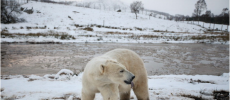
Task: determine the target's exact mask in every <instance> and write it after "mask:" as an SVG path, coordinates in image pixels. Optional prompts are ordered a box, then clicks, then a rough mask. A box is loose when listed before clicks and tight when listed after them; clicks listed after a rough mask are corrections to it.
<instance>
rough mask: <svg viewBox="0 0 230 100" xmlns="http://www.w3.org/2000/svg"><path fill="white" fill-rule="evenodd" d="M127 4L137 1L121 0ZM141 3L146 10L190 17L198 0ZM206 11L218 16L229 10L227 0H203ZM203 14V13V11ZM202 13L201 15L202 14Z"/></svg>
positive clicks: (162, 0) (157, 0)
mask: <svg viewBox="0 0 230 100" xmlns="http://www.w3.org/2000/svg"><path fill="white" fill-rule="evenodd" d="M121 1H123V2H124V3H125V4H129V5H130V3H131V2H133V1H137V0H121ZM139 1H142V3H143V4H144V7H145V8H146V9H151V10H157V11H162V12H166V13H169V14H171V15H175V14H182V15H189V16H191V15H192V13H193V11H194V9H195V3H196V2H197V1H198V0H139ZM205 1H206V4H207V10H211V12H212V13H214V14H215V15H219V14H220V13H221V11H222V9H223V8H226V7H227V8H229V0H205ZM204 12H205V11H204ZM204 12H203V13H204Z"/></svg>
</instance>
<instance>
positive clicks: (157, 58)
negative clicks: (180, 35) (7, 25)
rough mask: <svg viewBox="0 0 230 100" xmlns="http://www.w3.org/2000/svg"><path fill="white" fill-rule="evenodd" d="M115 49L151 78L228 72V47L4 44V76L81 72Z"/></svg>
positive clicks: (2, 66) (207, 45)
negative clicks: (134, 58) (135, 57)
mask: <svg viewBox="0 0 230 100" xmlns="http://www.w3.org/2000/svg"><path fill="white" fill-rule="evenodd" d="M116 48H126V49H131V50H133V51H135V52H136V53H137V54H139V55H140V57H141V58H142V59H143V61H144V64H145V67H146V70H147V73H148V75H169V74H188V75H195V74H205V75H207V74H208V75H220V74H222V73H228V72H229V46H228V45H221V44H119V43H86V44H85V43H66V44H1V52H2V56H1V57H2V60H1V74H2V75H15V74H20V75H27V74H37V75H44V74H55V73H57V72H58V71H59V70H61V69H63V68H67V69H71V70H73V71H76V72H79V71H82V70H83V69H84V67H85V65H86V63H87V62H88V61H89V60H90V59H92V58H93V57H96V56H100V55H102V54H103V53H105V52H107V51H110V50H112V49H116Z"/></svg>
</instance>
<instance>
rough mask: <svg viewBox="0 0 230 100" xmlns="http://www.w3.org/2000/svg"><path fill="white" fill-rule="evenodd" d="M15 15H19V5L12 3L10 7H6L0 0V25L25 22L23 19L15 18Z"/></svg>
mask: <svg viewBox="0 0 230 100" xmlns="http://www.w3.org/2000/svg"><path fill="white" fill-rule="evenodd" d="M16 14H21V11H20V5H19V3H17V2H16V1H12V2H11V3H10V5H7V4H6V3H5V2H4V1H3V0H1V23H16V22H20V21H25V20H24V19H19V18H17V17H16Z"/></svg>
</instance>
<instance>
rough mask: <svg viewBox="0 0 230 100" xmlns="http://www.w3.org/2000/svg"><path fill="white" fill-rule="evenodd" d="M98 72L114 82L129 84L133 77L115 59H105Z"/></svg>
mask: <svg viewBox="0 0 230 100" xmlns="http://www.w3.org/2000/svg"><path fill="white" fill-rule="evenodd" d="M100 72H101V73H102V74H103V75H104V76H106V77H107V78H108V79H109V80H110V81H112V83H116V84H131V83H132V80H133V79H134V78H135V76H134V75H133V73H131V72H129V71H128V70H127V69H126V67H125V66H124V65H122V64H121V63H119V62H117V61H116V60H107V61H106V62H105V64H102V65H101V66H100Z"/></svg>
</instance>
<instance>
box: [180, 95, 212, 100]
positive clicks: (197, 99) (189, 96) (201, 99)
mask: <svg viewBox="0 0 230 100" xmlns="http://www.w3.org/2000/svg"><path fill="white" fill-rule="evenodd" d="M180 96H182V97H186V98H191V99H194V100H208V99H205V98H203V97H202V96H195V95H191V94H181V95H180Z"/></svg>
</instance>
